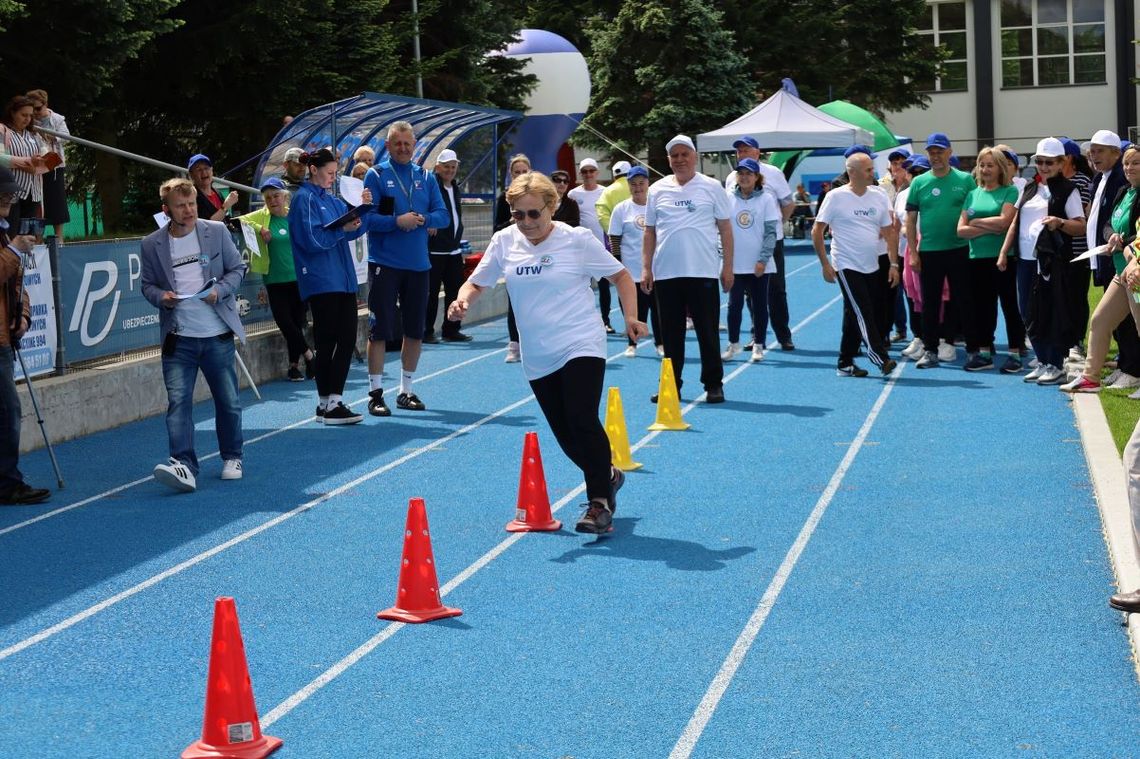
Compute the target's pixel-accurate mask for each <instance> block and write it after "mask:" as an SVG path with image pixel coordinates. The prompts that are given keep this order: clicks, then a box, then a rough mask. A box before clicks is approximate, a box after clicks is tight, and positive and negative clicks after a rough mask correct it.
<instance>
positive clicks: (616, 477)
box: [610, 468, 625, 514]
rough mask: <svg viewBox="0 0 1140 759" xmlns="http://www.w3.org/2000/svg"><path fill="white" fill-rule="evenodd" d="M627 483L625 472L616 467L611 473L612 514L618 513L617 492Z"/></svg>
mask: <svg viewBox="0 0 1140 759" xmlns="http://www.w3.org/2000/svg"><path fill="white" fill-rule="evenodd" d="M624 484H625V472H623V471H622V470H620V469H617V468H614V470H613V472H612V473H611V474H610V514H616V513H617V494H618V491H619V490H621V486H622V485H624Z"/></svg>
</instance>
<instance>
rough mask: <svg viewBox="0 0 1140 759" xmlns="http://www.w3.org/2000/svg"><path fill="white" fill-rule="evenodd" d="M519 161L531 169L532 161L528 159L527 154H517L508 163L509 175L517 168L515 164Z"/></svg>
mask: <svg viewBox="0 0 1140 759" xmlns="http://www.w3.org/2000/svg"><path fill="white" fill-rule="evenodd" d="M519 161H522V162H523V163H525V164H526V167H527V168H528V169H529V168H530V167H531V164H530V159H529V158H527V157H526V153H515V154H514V155H513V156H511V160H509V161H507V173H508V174H509V173H510V171H511V169H513V168H514V167H515V164H516V163H518V162H519Z"/></svg>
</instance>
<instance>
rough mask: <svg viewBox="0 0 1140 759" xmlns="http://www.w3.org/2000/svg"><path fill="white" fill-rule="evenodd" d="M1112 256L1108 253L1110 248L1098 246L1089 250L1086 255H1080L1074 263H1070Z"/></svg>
mask: <svg viewBox="0 0 1140 759" xmlns="http://www.w3.org/2000/svg"><path fill="white" fill-rule="evenodd" d="M1111 255H1112V254H1111V253H1109V252H1108V246H1107V245H1098V246H1097V247H1095V248H1092V249H1091V250H1087V251H1085V252H1084V253H1082V254H1080V255H1079V256H1077V257H1076V258H1074V259H1073V260H1072V261H1070V263H1076V262H1077V261H1084V260H1085V259H1087V258H1092V257H1093V256H1111Z"/></svg>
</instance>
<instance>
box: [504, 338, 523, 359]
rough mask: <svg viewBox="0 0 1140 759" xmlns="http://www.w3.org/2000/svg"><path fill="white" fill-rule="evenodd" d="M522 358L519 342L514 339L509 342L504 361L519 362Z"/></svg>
mask: <svg viewBox="0 0 1140 759" xmlns="http://www.w3.org/2000/svg"><path fill="white" fill-rule="evenodd" d="M521 358H522V355H521V354H520V353H519V344H518V343H516V342H515V341H513V340H512V341H511V342H509V343H507V355H506V357H505V358H503V363H504V364H517V363H518V362H519V360H520V359H521Z"/></svg>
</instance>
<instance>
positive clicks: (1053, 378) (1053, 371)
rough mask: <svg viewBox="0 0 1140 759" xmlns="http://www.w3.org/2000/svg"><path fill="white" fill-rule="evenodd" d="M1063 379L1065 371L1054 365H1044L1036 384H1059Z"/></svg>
mask: <svg viewBox="0 0 1140 759" xmlns="http://www.w3.org/2000/svg"><path fill="white" fill-rule="evenodd" d="M1064 381H1065V373H1064V372H1062V371H1061V370H1060V369H1058V368H1057V367H1055V366H1051V365H1050V366H1046V367H1045V371H1043V372H1041V376H1040V377H1038V378H1037V384H1038V385H1060V384H1061V383H1062V382H1064Z"/></svg>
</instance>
